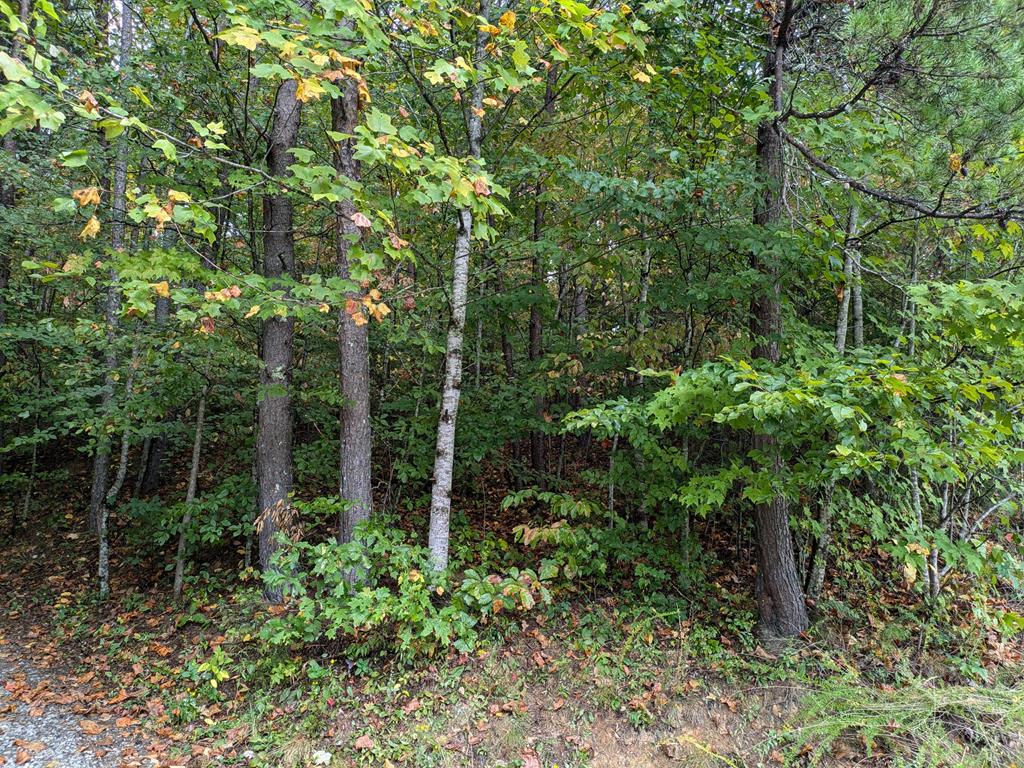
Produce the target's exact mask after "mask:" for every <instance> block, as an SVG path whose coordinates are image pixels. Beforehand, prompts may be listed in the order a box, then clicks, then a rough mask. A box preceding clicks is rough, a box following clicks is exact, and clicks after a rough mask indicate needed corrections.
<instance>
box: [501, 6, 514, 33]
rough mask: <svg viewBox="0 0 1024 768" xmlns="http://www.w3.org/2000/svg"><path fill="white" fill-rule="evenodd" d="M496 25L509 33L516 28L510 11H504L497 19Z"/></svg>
mask: <svg viewBox="0 0 1024 768" xmlns="http://www.w3.org/2000/svg"><path fill="white" fill-rule="evenodd" d="M498 24H500V25H501V26H503V27H504V28H505V29H507V30H508V31H509V32H511V31H512V30H513V29H515V28H516V15H515V14H514V13H513V12H512V11H505V12H504V13H503V14H501V18H500V19H498Z"/></svg>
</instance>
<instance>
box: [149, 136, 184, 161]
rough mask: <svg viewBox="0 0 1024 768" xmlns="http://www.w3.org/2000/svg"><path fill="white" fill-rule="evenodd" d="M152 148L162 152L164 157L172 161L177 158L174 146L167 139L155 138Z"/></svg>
mask: <svg viewBox="0 0 1024 768" xmlns="http://www.w3.org/2000/svg"><path fill="white" fill-rule="evenodd" d="M153 149H159V150H160V151H161V152H163V153H164V157H165V158H167V159H168V160H170V161H171V162H172V163H173V162H175V161H176V160H177V159H178V150H177V149H175V148H174V145H173V144H171V142H170V141H169V140H167V139H157V140H156V141H154V142H153Z"/></svg>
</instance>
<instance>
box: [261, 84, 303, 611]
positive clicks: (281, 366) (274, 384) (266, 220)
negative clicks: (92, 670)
mask: <svg viewBox="0 0 1024 768" xmlns="http://www.w3.org/2000/svg"><path fill="white" fill-rule="evenodd" d="M297 85H298V84H297V83H296V81H295V80H286V81H285V82H284V83H282V84H281V87H280V88H279V89H278V91H277V97H276V99H275V101H274V114H273V124H272V126H271V129H270V150H269V152H268V160H267V165H268V170H269V172H270V174H271V175H272V176H274V177H276V178H282V177H286V176H288V174H289V172H288V166H289V165H291V163H292V156H291V149H292V147H294V146H295V140H296V138H297V137H298V133H299V122H300V117H301V110H302V104H301V102H300V101H299V100H298V98H297V97H296V94H297ZM263 227H264V235H263V272H264V275H265V276H266V277H268V278H271V279H274V278H280V277H283V276H287V275H290V274H292V273H293V272H294V270H295V235H294V232H293V231H292V203H291V200H290V199H289V198H288V195H287V193H286V191H285V190H283V189H281V188H277V189H275V190H274V191H273V192H272V193H271V194H270V195H268V196H267V197H266V198H264V201H263ZM294 335H295V318H293V317H272V318H270V319H268V320H267V321H266V322H265V323H264V325H263V338H262V363H263V365H262V366H261V368H260V399H259V414H258V421H259V429H258V434H257V438H256V474H257V485H258V488H259V509H260V517H259V522H258V526H259V550H260V567H261V568H262V569H263V571H264V573H266V572H267V571H268V570H269V569H270V568H271V567H272V560H273V556H274V552H275V551H276V550H277V541H276V534H277V531H278V529H279V527H280V522H281V520H282V519H283V518H284V516H285V515H286V514H287V512H288V510H289V509H290V504H291V502H290V498H289V497H290V495H291V492H292V477H293V475H292V399H291V373H292V341H293V338H294ZM265 597H266V599H267V601H268V602H272V603H277V602H280V601H281V598H282V594H281V590H280V589H279V588H273V589H271V588H268V589H267V590H266V591H265Z"/></svg>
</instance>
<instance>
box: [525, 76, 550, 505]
mask: <svg viewBox="0 0 1024 768" xmlns="http://www.w3.org/2000/svg"><path fill="white" fill-rule="evenodd" d="M550 88H551V86H550V85H548V89H549V90H550ZM543 192H544V185H543V183H542V182H541V180H540V179H539V178H538V179H537V182H536V185H535V186H534V190H533V243H534V252H533V291H534V296H533V301H532V302H531V304H530V349H529V358H530V362H531V363H533V368H534V369H535V370H534V376H535V378H536V377H537V374H538V371H537V370H536V367H537V363H538V362H539V361H540V358H541V355H542V354H543V348H542V345H543V334H544V321H543V318H542V317H541V312H540V303H539V302H540V299H541V296H542V295H543V293H544V291H545V288H544V268H543V264H542V262H541V257H540V253H539V252H538V250H537V249H538V248H539V243H540V238H541V232H542V231H543V229H544V208H543V206H542V204H541V200H540V196H541V194H543ZM533 410H534V414H533V415H534V418H535V419H536V420H537V423H538V424H540V423H541V422H542V421H543V419H544V395H543V394H540V393H538V394H536V395H534V398H533ZM530 465H531V468H532V470H533V475H534V482H535V483H537V485H538V486H539V487H540V488H541V490H547V481H546V477H545V476H546V475H547V469H548V468H547V457H546V456H545V455H544V433H543V432H542V431H541V430H539V429H534V430H532V431H531V432H530Z"/></svg>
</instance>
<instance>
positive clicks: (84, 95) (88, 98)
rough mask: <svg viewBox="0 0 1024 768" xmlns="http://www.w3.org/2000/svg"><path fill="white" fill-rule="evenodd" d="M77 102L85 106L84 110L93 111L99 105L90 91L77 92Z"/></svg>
mask: <svg viewBox="0 0 1024 768" xmlns="http://www.w3.org/2000/svg"><path fill="white" fill-rule="evenodd" d="M78 103H79V104H81V105H82V106H83V107H85V111H86V112H95V111H96V110H97V107H99V102H98V101H96V97H95V96H93V94H92V91H82V92H81V93H80V94H78Z"/></svg>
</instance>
